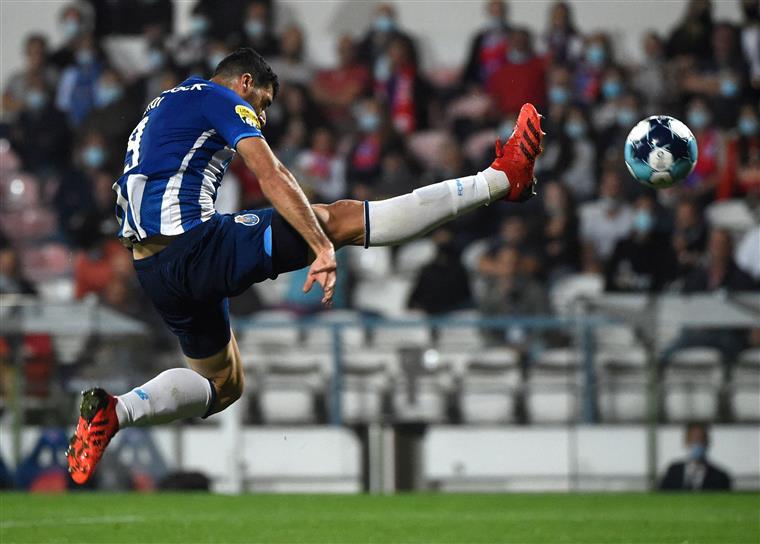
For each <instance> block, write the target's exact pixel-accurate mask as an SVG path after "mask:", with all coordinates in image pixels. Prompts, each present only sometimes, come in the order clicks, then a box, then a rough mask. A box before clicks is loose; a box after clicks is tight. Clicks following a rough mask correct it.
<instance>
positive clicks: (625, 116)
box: [615, 108, 636, 127]
mask: <svg viewBox="0 0 760 544" xmlns="http://www.w3.org/2000/svg"><path fill="white" fill-rule="evenodd" d="M615 117H616V118H617V122H618V125H621V126H624V127H628V126H631V125H633V123H634V122H635V121H636V114H635V113H634V112H633V110H629V109H628V108H623V109H622V110H618V112H617V115H616V116H615Z"/></svg>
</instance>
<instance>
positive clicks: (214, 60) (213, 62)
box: [208, 53, 227, 71]
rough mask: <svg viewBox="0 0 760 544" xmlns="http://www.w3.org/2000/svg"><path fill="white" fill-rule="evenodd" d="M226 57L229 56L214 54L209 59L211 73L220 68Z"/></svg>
mask: <svg viewBox="0 0 760 544" xmlns="http://www.w3.org/2000/svg"><path fill="white" fill-rule="evenodd" d="M226 56H227V55H225V54H224V53H213V54H212V55H211V56H210V57H209V58H208V67H209V70H211V71H213V70H216V67H217V66H219V63H220V62H222V61H223V60H224V57H226Z"/></svg>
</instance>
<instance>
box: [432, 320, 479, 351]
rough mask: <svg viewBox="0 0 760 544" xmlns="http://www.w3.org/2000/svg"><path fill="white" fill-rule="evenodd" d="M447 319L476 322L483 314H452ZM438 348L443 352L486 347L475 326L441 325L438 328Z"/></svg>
mask: <svg viewBox="0 0 760 544" xmlns="http://www.w3.org/2000/svg"><path fill="white" fill-rule="evenodd" d="M446 317H448V318H451V319H454V320H476V319H479V318H480V317H482V316H481V314H480V313H479V312H477V311H475V310H463V311H460V312H452V313H450V314H448V315H447V316H446ZM437 332H438V342H437V345H438V348H439V349H440V350H441V351H443V352H448V351H451V350H454V351H464V350H477V349H480V348H482V347H483V346H484V345H485V340H484V339H483V335H482V334H481V332H480V329H479V328H478V327H477V326H475V325H457V324H451V325H441V326H439V327H437Z"/></svg>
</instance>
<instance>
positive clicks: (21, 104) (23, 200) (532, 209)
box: [0, 0, 760, 318]
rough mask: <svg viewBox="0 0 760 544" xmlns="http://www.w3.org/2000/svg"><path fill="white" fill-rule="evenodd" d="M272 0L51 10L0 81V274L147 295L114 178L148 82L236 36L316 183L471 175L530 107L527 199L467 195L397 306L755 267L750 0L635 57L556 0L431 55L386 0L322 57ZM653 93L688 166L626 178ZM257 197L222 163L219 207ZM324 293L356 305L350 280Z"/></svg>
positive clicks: (759, 258) (159, 82) (495, 19)
mask: <svg viewBox="0 0 760 544" xmlns="http://www.w3.org/2000/svg"><path fill="white" fill-rule="evenodd" d="M736 1H737V2H738V1H739V0H736ZM135 4H139V8H136V7H135ZM274 7H275V6H273V5H272V3H271V2H268V1H266V0H253V1H250V2H247V3H244V2H237V1H232V0H229V1H226V0H225V1H218V0H214V1H211V0H200V1H198V2H197V4H196V5H195V6H194V8H193V10H192V16H191V18H190V24H189V30H188V32H187V33H185V34H182V35H179V34H177V33H176V32H174V30H173V5H172V3H171V2H170V1H168V0H165V1H151V2H148V1H139V2H133V1H126V0H114V1H110V2H94V1H92V2H89V3H88V2H76V3H71V4H68V5H65V7H63V8H62V9H61V11H60V17H59V20H58V23H59V25H60V30H61V32H62V33H63V34H64V35H65V36H66V40H65V42H64V43H63V44H62V45H61V47H59V48H58V49H52V48H51V47H50V45H49V43H48V37H46V36H44V35H39V34H33V35H29V36H28V37H27V38H26V41H25V45H24V51H25V60H24V67H23V69H21V70H20V71H19V72H18V73H15V74H12V75H11V76H10V77H9V78H8V79H7V85H6V87H5V88H4V89H3V90H2V91H3V97H2V100H3V115H2V120H1V123H0V138H2V139H1V140H0V157H1V159H0V161H1V163H2V167H1V170H2V171H1V172H0V176H2V178H1V180H0V185H1V186H0V190H1V191H2V197H1V198H2V203H1V204H0V206H1V207H2V216H1V218H0V229H1V231H2V236H1V240H2V241H1V242H0V243H1V246H0V293H27V294H35V293H41V294H42V295H45V296H53V297H55V296H58V297H61V296H62V297H64V298H66V297H73V298H76V299H81V298H83V297H87V296H95V297H97V298H98V299H100V300H101V301H103V302H104V303H105V304H107V305H109V306H111V307H113V308H115V309H117V310H119V311H122V312H125V313H127V314H132V315H135V316H140V317H142V318H144V316H145V315H149V312H148V313H146V312H145V311H144V310H145V307H146V302H145V300H144V298H143V297H142V294H141V290H140V288H139V286H138V285H137V282H136V280H135V277H134V273H133V271H132V267H131V263H130V260H129V259H130V255H129V253H128V252H127V251H126V250H125V249H124V248H123V247H122V246H121V245H120V244H119V242H118V241H117V240H116V239H115V238H114V233H115V231H116V228H117V224H116V221H115V220H114V217H113V208H114V197H113V193H112V190H111V185H112V183H113V181H114V180H115V179H116V178H117V177H118V176H119V174H120V172H121V170H122V159H123V156H124V150H125V143H126V141H127V138H128V136H129V134H130V131H131V130H132V129H133V127H134V126H135V125H136V124H137V122H138V120H139V119H140V117H141V115H142V112H143V110H144V108H145V106H146V105H147V104H148V103H149V102H150V101H151V99H153V98H154V97H155V96H157V95H158V94H159V93H160V92H162V91H163V90H166V89H169V88H172V87H173V86H175V85H177V84H179V83H180V82H181V81H182V80H183V79H185V78H186V77H187V76H189V75H201V76H208V75H209V74H210V72H211V71H212V70H213V68H214V67H215V65H216V64H217V63H218V62H219V60H220V59H221V58H223V57H224V56H225V54H227V53H229V52H230V51H232V50H233V49H234V48H236V47H238V46H251V47H253V48H254V49H256V50H257V51H259V52H260V53H261V54H263V55H264V56H265V57H266V58H267V59H268V60H269V61H270V62H271V65H272V67H273V69H274V70H275V72H276V73H277V74H278V75H279V78H280V81H281V83H282V88H281V91H280V96H278V97H277V100H276V101H275V104H274V105H273V106H272V108H271V110H270V111H269V112H268V123H267V127H266V129H265V134H266V138H267V140H268V142H269V144H270V145H271V147H272V148H273V149H274V150H275V153H276V154H277V156H278V157H279V158H280V159H281V160H282V161H283V162H284V163H285V164H286V165H287V166H288V167H289V168H291V169H292V170H293V171H294V173H295V174H296V177H297V178H298V180H299V181H300V182H301V184H302V185H303V187H304V188H305V189H306V191H307V193H308V194H309V196H310V197H311V199H312V200H313V201H332V200H335V199H339V198H343V197H352V198H357V199H362V200H363V199H376V198H382V197H386V196H393V195H395V194H398V193H402V192H406V191H409V190H412V189H414V188H415V187H418V186H421V185H424V184H427V183H431V182H434V181H439V180H442V179H448V178H453V177H457V176H461V175H467V174H471V173H473V172H475V171H476V170H478V169H482V168H484V167H485V166H486V165H487V164H489V162H490V160H491V156H492V149H493V147H492V146H493V141H494V139H495V138H496V136H497V135H501V136H502V137H505V136H506V135H508V134H509V132H510V131H511V126H512V123H513V121H514V117H515V115H516V112H517V111H518V109H519V107H520V105H521V104H522V103H523V102H528V101H530V102H533V103H534V104H536V106H537V107H538V108H539V110H540V111H543V112H545V129H544V130H545V131H546V132H547V133H548V137H547V138H546V141H545V152H544V154H543V156H542V157H541V159H540V160H539V163H538V172H537V175H538V178H539V179H540V186H539V192H540V197H538V198H534V199H533V200H531V201H530V202H528V203H526V204H522V205H515V204H499V205H493V206H489V207H485V208H482V209H480V210H478V211H477V212H475V213H473V214H471V215H469V216H467V217H465V218H462V219H461V220H459V221H457V222H455V223H453V224H450V225H448V226H446V227H444V228H442V229H440V230H438V231H437V232H435V233H433V234H432V235H431V237H430V240H431V241H432V243H433V244H435V248H436V251H435V253H434V258H433V259H432V260H431V261H430V262H428V263H427V264H425V265H424V266H423V267H422V268H421V269H420V270H419V274H418V276H417V278H418V279H417V281H416V285H415V288H414V289H413V292H412V295H411V297H410V300H409V306H410V307H411V308H415V309H421V310H424V311H426V312H428V313H443V312H447V311H451V310H455V309H461V308H469V307H474V308H477V309H480V310H481V311H483V312H485V313H487V314H501V313H517V314H546V313H547V312H550V311H551V309H550V305H549V302H548V296H547V293H548V291H549V286H550V285H552V284H554V283H555V282H557V281H560V280H561V279H562V278H564V277H566V276H567V275H569V274H577V273H588V274H598V275H600V276H601V277H603V278H604V282H605V285H606V289H608V290H612V291H641V292H644V291H654V292H657V291H663V290H682V291H687V292H691V291H713V290H716V289H729V290H730V289H736V290H746V289H755V288H757V287H758V280H760V227H758V226H757V223H758V221H757V217H758V212H760V115H759V114H758V98H759V97H760V13H759V12H758V3H757V2H756V1H752V0H745V1H742V2H741V7H742V9H743V13H744V22H743V23H742V24H741V25H740V26H737V25H734V24H730V23H727V22H722V21H717V20H714V19H713V16H712V13H711V4H710V2H709V1H707V0H693V1H690V2H689V3H688V5H686V7H685V13H684V15H683V18H682V20H681V21H680V22H679V23H678V24H677V25H676V26H675V28H673V29H672V31H671V32H670V33H669V34H668V35H659V34H657V33H655V32H649V33H647V34H646V35H645V36H643V37H642V41H641V47H642V49H643V58H644V60H643V61H642V62H641V63H640V64H638V65H630V64H623V63H622V62H621V59H620V58H619V56H618V55H617V54H616V49H615V40H614V39H613V37H612V36H610V35H608V34H605V33H594V34H589V35H584V34H583V33H581V32H580V31H579V30H578V29H577V27H576V25H575V21H574V15H573V11H572V7H571V6H570V5H568V4H567V3H564V2H556V3H553V4H547V13H546V15H547V19H546V26H545V30H544V32H543V33H541V34H538V35H534V34H533V33H532V32H530V31H529V30H527V29H525V28H521V27H518V26H515V25H513V24H512V23H511V22H510V17H509V5H508V3H506V2H503V1H499V0H492V1H489V2H485V3H484V4H483V9H485V10H487V13H488V23H487V25H486V26H484V27H483V28H482V29H481V30H480V31H479V32H478V33H477V34H476V35H475V36H472V39H471V45H470V48H469V52H468V54H467V56H466V58H463V59H462V65H461V66H460V67H459V69H457V70H451V69H436V70H432V71H428V72H426V71H425V70H423V69H421V64H420V58H419V51H420V49H419V47H418V45H419V40H420V38H419V37H418V36H415V35H414V33H413V32H411V31H410V30H408V28H409V27H410V26H411V25H410V24H409V23H410V22H408V21H402V20H399V18H398V17H397V15H396V13H395V11H394V9H393V6H392V5H388V4H379V5H377V7H376V9H375V11H374V14H373V16H372V19H371V20H369V21H367V25H366V28H365V29H361V31H360V32H359V33H357V34H356V35H343V36H340V37H339V38H338V39H337V41H336V44H335V46H336V48H337V58H338V59H339V60H338V62H337V64H335V65H334V66H314V65H313V64H312V63H311V62H310V60H309V51H308V49H307V47H306V44H305V41H304V34H303V30H302V29H301V28H299V27H298V26H297V25H292V24H291V25H285V26H284V28H282V30H277V31H276V30H275V29H280V28H281V27H282V26H283V25H279V24H277V21H275V9H274ZM117 31H118V33H119V34H131V35H133V36H140V37H141V38H142V42H143V44H144V48H145V51H144V59H145V62H144V63H141V64H140V65H139V66H138V67H137V69H131V70H130V69H125V68H124V62H123V59H121V58H118V57H119V55H118V54H117V53H118V47H113V46H109V47H105V45H106V43H107V42H108V38H112V37H113V36H114V34H115V33H116V32H117ZM109 52H110V54H109ZM124 55H125V56H128V55H126V53H125V54H124ZM661 112H667V113H668V114H670V115H674V116H676V117H678V118H680V119H682V120H683V121H684V122H685V123H686V124H687V125H688V126H689V127H690V128H691V129H692V131H693V132H694V134H695V135H696V138H697V140H698V144H699V161H698V163H697V165H696V168H695V169H694V171H693V173H692V174H691V175H690V176H689V178H688V180H687V181H686V183H684V184H683V185H682V186H679V187H676V188H672V189H669V190H662V191H658V192H654V191H651V190H648V189H646V188H644V187H642V186H639V185H638V184H636V183H635V182H634V181H633V180H632V179H631V178H630V176H629V174H628V173H627V171H626V167H625V164H624V161H623V156H622V154H623V142H624V140H625V137H626V135H627V134H628V132H629V130H630V129H631V127H632V126H633V125H634V124H635V123H636V122H637V121H638V120H639V119H641V118H643V117H645V116H648V115H651V114H655V113H661ZM262 206H266V202H265V201H264V198H263V195H262V193H261V191H260V189H259V186H258V184H257V181H256V179H255V178H254V176H253V175H252V174H251V173H250V172H249V171H247V170H246V169H245V167H244V165H243V164H242V162H238V161H236V162H233V164H232V166H231V168H230V171H229V172H228V174H227V176H226V177H225V182H224V184H223V186H222V189H221V191H220V195H219V199H218V202H217V207H218V209H219V210H220V211H222V212H232V211H237V210H240V209H250V208H257V207H262ZM71 255H73V258H72V257H71ZM348 270H349V267H343V269H342V274H343V276H344V278H345V279H350V278H348V277H347V276H348V275H349V272H348ZM471 284H477V285H479V286H480V288H478V289H472V290H470V289H468V288H467V286H468V285H471ZM51 285H52V286H55V290H54V289H53V288H52V287H50V286H51ZM61 285H63V286H65V287H63V288H61ZM294 285H296V282H294ZM344 285H346V286H348V285H349V282H345V283H344ZM66 286H67V287H66ZM441 293H446V296H441ZM251 296H253V295H251ZM316 300H318V299H316ZM290 302H291V305H295V306H299V308H300V309H302V310H304V311H310V310H313V309H314V307H315V306H312V305H311V299H299V298H298V297H292V298H290ZM336 304H337V305H338V306H341V305H342V306H344V307H350V306H351V304H352V300H351V296H350V292H349V289H348V287H345V288H344V292H343V294H342V295H341V294H340V293H339V294H338V296H337V297H336ZM257 307H258V304H257V303H256V301H255V300H254V301H250V300H248V301H246V302H245V303H244V304H240V305H238V309H239V311H243V312H248V311H250V310H252V309H255V308H257Z"/></svg>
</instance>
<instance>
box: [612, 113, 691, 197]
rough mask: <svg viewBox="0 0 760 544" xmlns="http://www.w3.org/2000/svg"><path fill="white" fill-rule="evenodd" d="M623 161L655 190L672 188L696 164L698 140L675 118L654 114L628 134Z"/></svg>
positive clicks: (640, 181)
mask: <svg viewBox="0 0 760 544" xmlns="http://www.w3.org/2000/svg"><path fill="white" fill-rule="evenodd" d="M625 164H626V166H628V171H629V172H630V173H631V175H632V176H633V177H634V178H636V181H638V182H639V183H643V184H644V185H646V186H647V187H652V188H654V189H663V188H665V187H671V186H673V185H675V184H676V183H679V182H680V181H683V180H684V179H685V178H686V176H688V175H689V174H690V173H691V171H692V170H693V169H694V165H695V164H697V140H696V138H694V135H693V134H692V133H691V130H689V127H687V126H686V125H684V124H683V123H682V122H681V121H679V120H678V119H675V118H673V117H669V116H667V115H653V116H652V117H649V118H647V119H644V120H643V121H641V122H639V123H638V124H637V125H636V126H635V127H633V129H632V130H631V132H630V133H629V134H628V138H627V139H626V140H625Z"/></svg>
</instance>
